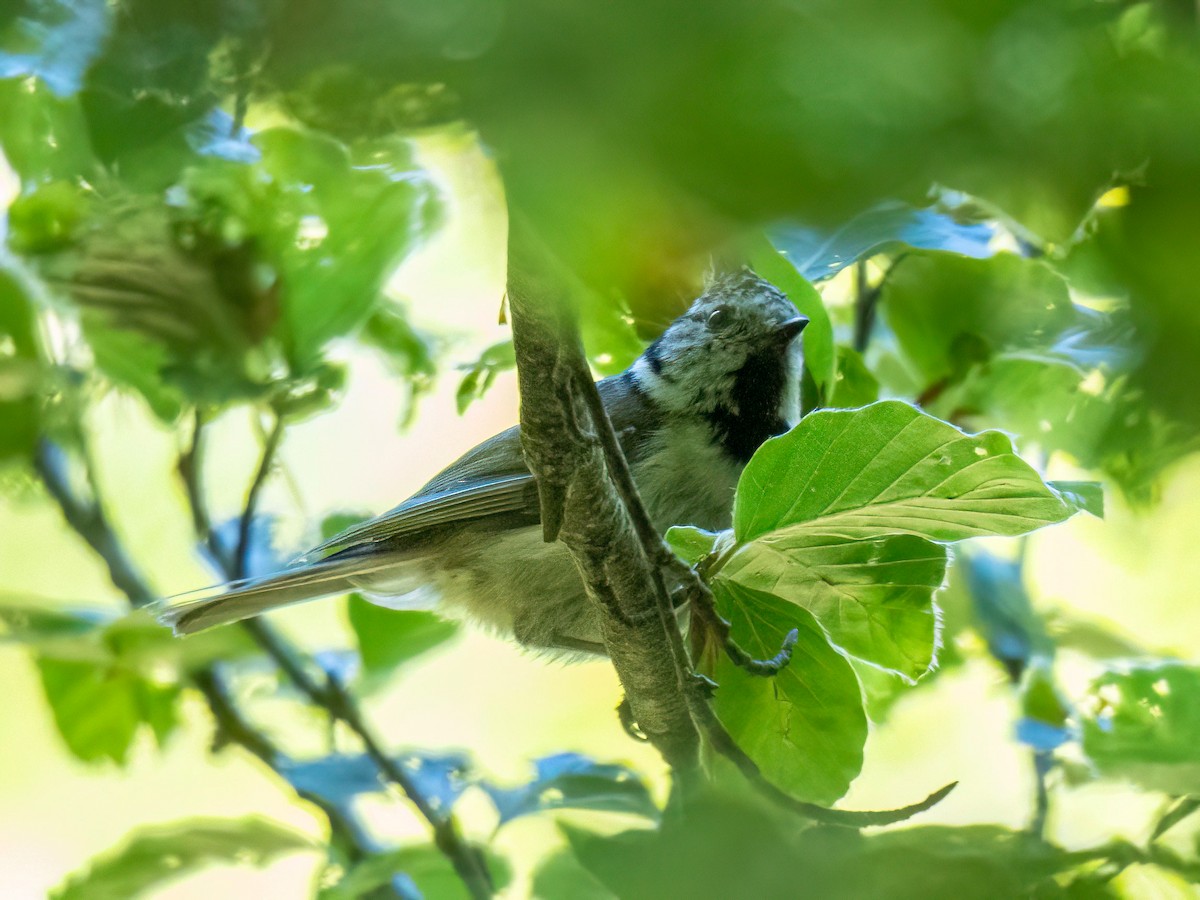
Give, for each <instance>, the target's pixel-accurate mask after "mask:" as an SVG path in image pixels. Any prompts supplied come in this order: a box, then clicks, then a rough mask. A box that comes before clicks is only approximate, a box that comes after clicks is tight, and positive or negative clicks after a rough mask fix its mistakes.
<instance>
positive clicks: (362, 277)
mask: <svg viewBox="0 0 1200 900" xmlns="http://www.w3.org/2000/svg"><path fill="white" fill-rule="evenodd" d="M254 143H255V145H256V146H257V147H258V148H259V149H260V150H261V151H262V163H261V168H262V170H263V172H264V174H266V175H267V176H268V177H269V178H270V179H271V180H272V182H273V185H274V187H275V190H276V191H278V192H279V193H278V196H279V201H278V202H277V206H278V207H279V208H278V209H277V210H276V214H277V218H276V219H275V221H274V222H272V223H270V224H271V227H270V229H269V230H268V231H267V234H266V235H265V237H266V238H267V240H269V241H270V242H271V250H272V252H273V256H274V257H275V259H276V260H277V265H278V266H279V270H280V274H281V278H282V281H283V284H284V297H283V317H282V325H283V337H284V340H285V346H286V348H287V351H288V355H289V359H290V360H291V362H292V365H293V367H294V368H295V370H296V371H298V372H303V371H306V370H308V369H309V368H311V367H312V366H313V365H314V364H315V363H316V362H317V360H318V357H319V351H320V349H321V348H322V347H323V346H324V344H325V343H326V342H327V341H329V340H330V339H331V338H335V337H340V336H342V335H344V334H346V333H348V332H350V331H351V330H353V329H354V328H356V327H358V326H359V325H361V324H362V323H363V322H365V321H366V319H367V317H368V316H369V315H370V313H371V311H372V309H373V308H374V307H375V305H376V304H377V302H378V300H379V294H380V291H381V290H382V289H383V286H384V283H385V281H386V279H387V276H389V275H390V274H391V272H392V271H393V269H394V268H395V266H396V265H397V264H398V263H399V262H400V260H401V259H402V258H403V256H404V254H405V253H406V252H407V250H408V249H409V248H410V247H411V246H412V244H413V243H414V239H415V238H416V237H417V236H418V235H419V234H420V232H421V228H422V226H423V225H424V224H425V220H424V219H423V218H422V215H421V205H422V203H423V202H424V201H425V200H426V199H427V197H428V192H427V190H426V189H425V185H424V184H423V183H421V182H418V181H414V179H413V178H412V171H411V154H410V152H409V150H408V147H407V145H406V144H404V143H403V142H398V143H394V144H393V143H388V142H379V143H378V144H376V145H373V146H372V148H371V149H370V151H369V152H362V154H361V155H362V156H363V157H364V158H363V159H362V162H363V163H369V164H367V165H355V166H352V160H351V158H350V155H349V153H348V151H347V149H346V148H345V147H343V146H342V145H341V144H339V143H337V142H336V141H334V140H332V139H330V138H326V137H322V136H320V135H317V134H315V133H307V132H302V131H299V130H296V129H288V128H274V129H270V130H267V131H263V132H260V133H259V134H257V135H256V136H255V138H254ZM280 214H282V215H280Z"/></svg>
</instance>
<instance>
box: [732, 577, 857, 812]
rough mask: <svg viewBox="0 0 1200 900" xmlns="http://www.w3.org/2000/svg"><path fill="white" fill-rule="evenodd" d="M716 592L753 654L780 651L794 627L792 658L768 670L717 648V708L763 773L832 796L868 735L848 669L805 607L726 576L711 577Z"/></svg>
mask: <svg viewBox="0 0 1200 900" xmlns="http://www.w3.org/2000/svg"><path fill="white" fill-rule="evenodd" d="M714 593H715V596H716V600H717V607H718V609H719V611H720V613H721V615H723V616H724V617H725V618H727V619H728V620H729V621H730V623H731V625H732V627H733V631H732V634H733V637H734V639H735V640H736V641H737V642H738V643H739V644H740V645H741V646H742V647H743V648H744V649H745V650H746V651H747V652H749V653H750V654H751V655H752V656H754V657H756V658H758V659H766V658H769V657H771V656H774V655H775V654H776V653H778V652H779V648H780V646H781V645H782V644H783V639H784V638H785V637H786V636H787V634H788V632H790V631H791V630H792V629H793V628H794V629H796V630H797V632H798V634H799V640H798V641H797V643H796V646H795V650H794V652H793V654H792V660H791V662H790V663H789V664H788V666H787V667H786V668H785V669H784V670H783V671H782V672H780V673H779V674H778V675H776V676H775V677H773V678H763V677H761V676H756V675H751V674H749V673H747V672H746V671H744V670H743V669H740V668H739V667H737V666H736V665H734V664H733V663H732V662H731V661H730V660H729V659H728V657H727V656H725V655H724V654H723V653H722V654H720V655H719V656H718V658H717V662H716V666H715V670H714V672H713V674H714V677H715V678H716V680H717V682H718V683H719V684H720V688H719V689H718V690H717V695H716V701H715V702H716V711H717V715H718V716H719V717H720V719H721V721H722V722H723V723H724V724H725V726H726V728H728V729H729V732H730V734H731V735H732V736H733V738H734V740H736V741H737V743H738V745H739V746H740V747H741V748H742V749H743V750H745V751H746V752H747V753H748V754H749V755H750V757H751V758H752V759H753V760H754V761H755V762H756V763H757V764H758V766H759V768H760V769H762V772H763V774H764V775H765V776H766V777H767V779H768V780H770V781H771V782H772V783H774V784H775V785H777V786H778V787H780V788H782V789H783V790H785V791H787V792H788V793H789V794H792V795H793V796H796V797H799V798H801V799H803V800H807V801H811V802H813V803H821V804H828V803H832V802H833V801H834V800H836V799H838V798H839V797H841V796H842V795H843V794H844V793H846V789H847V788H848V787H849V786H850V782H851V781H853V780H854V778H855V777H856V776H857V775H858V773H859V771H860V770H861V769H862V759H863V756H862V753H863V744H864V743H865V742H866V739H867V717H866V713H865V712H864V711H863V701H862V693H861V690H860V689H859V686H858V679H857V678H856V677H855V675H854V669H853V668H851V666H850V663H849V661H848V660H847V659H846V657H845V656H843V655H842V654H841V653H840V652H839V651H838V650H836V649H835V648H834V647H832V646H831V645H830V643H829V638H828V637H827V636H826V634H825V632H824V630H822V628H821V626H820V625H819V624H818V623H817V621H816V619H814V618H813V615H812V613H810V612H808V611H807V610H805V609H803V608H801V607H799V606H796V605H795V604H792V603H789V602H788V601H786V600H783V599H780V598H779V597H775V596H772V595H771V594H768V593H765V592H763V591H759V590H754V589H752V588H748V587H745V586H743V585H741V584H738V583H736V582H732V581H724V580H721V581H717V582H716V583H715V584H714Z"/></svg>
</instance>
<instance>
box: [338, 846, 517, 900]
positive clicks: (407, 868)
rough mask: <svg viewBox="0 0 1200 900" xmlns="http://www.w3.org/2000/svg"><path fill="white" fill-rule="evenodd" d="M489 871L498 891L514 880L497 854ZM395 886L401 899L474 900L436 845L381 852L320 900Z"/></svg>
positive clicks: (356, 897) (358, 899) (355, 898)
mask: <svg viewBox="0 0 1200 900" xmlns="http://www.w3.org/2000/svg"><path fill="white" fill-rule="evenodd" d="M485 856H486V858H487V865H488V871H489V872H491V874H492V879H493V881H494V882H495V887H496V889H497V890H500V889H502V888H504V886H505V885H507V884H508V883H509V881H511V880H512V872H511V871H510V869H509V867H508V864H507V863H506V862H505V861H504V860H503V859H501V858H500V857H499V856H496V855H495V854H493V853H486V854H485ZM389 883H391V884H395V885H396V886H397V887H399V888H400V889H401V891H402V893H401V896H412V895H414V893H415V895H416V896H419V897H423V898H425V900H470V897H471V895H470V893H469V892H468V891H467V888H466V886H465V885H464V884H463V881H462V879H461V878H460V877H459V875H458V873H457V872H456V871H455V870H454V866H453V865H452V864H451V863H450V860H448V859H447V858H446V855H445V854H444V853H442V852H441V851H440V850H439V849H437V847H434V846H433V845H432V844H421V845H417V846H412V847H400V848H399V849H396V850H390V851H387V852H385V853H377V854H375V855H373V856H370V857H368V858H367V859H365V860H363V861H362V862H360V863H358V864H357V865H355V866H354V867H353V868H351V869H350V870H349V871H348V872H346V874H345V875H343V876H342V878H341V879H340V880H339V881H337V882H335V883H334V884H332V885H330V886H328V887H323V888H321V890H320V891H319V892H318V893H317V900H362V898H365V897H370V896H374V895H373V893H372V892H373V891H376V890H378V889H379V888H381V887H384V886H386V885H388V884H389Z"/></svg>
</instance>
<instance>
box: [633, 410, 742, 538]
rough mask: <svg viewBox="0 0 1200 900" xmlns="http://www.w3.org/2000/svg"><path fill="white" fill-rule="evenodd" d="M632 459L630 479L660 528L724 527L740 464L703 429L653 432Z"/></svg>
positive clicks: (679, 426)
mask: <svg viewBox="0 0 1200 900" xmlns="http://www.w3.org/2000/svg"><path fill="white" fill-rule="evenodd" d="M638 457H639V458H638V459H637V461H636V462H634V463H633V465H632V469H633V477H634V480H635V481H636V482H637V486H638V492H639V493H640V494H641V496H642V500H643V502H645V504H646V509H647V510H648V511H649V513H650V518H651V519H653V520H654V524H655V525H657V526H658V528H659V529H660V530H665V529H667V528H669V527H670V526H672V525H695V526H697V527H699V528H704V529H707V530H709V531H720V530H723V529H725V528H728V527H729V526H730V523H731V522H732V512H733V494H734V490H735V489H736V488H737V481H738V477H739V476H740V475H741V473H742V465H741V464H740V463H738V462H736V461H735V460H734V459H732V458H731V457H730V456H729V454H728V453H726V452H725V451H724V449H723V448H722V447H721V446H720V445H719V444H716V443H714V442H713V440H712V432H711V430H710V429H709V428H708V427H707V426H706V425H704V424H701V423H674V424H672V425H670V426H669V427H667V428H664V429H662V430H660V431H658V432H656V433H655V434H654V435H653V436H652V437H651V438H650V439H649V440H648V441H647V446H646V447H645V449H644V450H643V451H642V452H641V453H639V454H638Z"/></svg>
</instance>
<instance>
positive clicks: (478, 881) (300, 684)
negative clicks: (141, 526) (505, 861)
mask: <svg viewBox="0 0 1200 900" xmlns="http://www.w3.org/2000/svg"><path fill="white" fill-rule="evenodd" d="M283 429H284V426H283V419H282V417H280V416H278V415H276V417H275V420H274V423H273V425H272V427H271V431H270V432H269V433H268V435H267V439H266V441H265V443H264V444H263V449H262V455H261V457H260V459H259V463H258V467H257V469H256V470H255V473H254V479H253V481H252V482H251V484H250V489H249V490H248V491H247V493H246V505H245V508H244V509H243V511H242V515H241V520H240V522H239V526H238V544H237V551H236V553H235V555H234V558H233V561H232V564H233V568H232V571H228V572H227V573H226V574H227V575H228V576H229V577H231V578H233V579H237V578H244V577H245V576H246V575H247V574H248V564H249V557H250V549H251V541H250V537H251V528H252V526H253V523H254V518H255V515H256V513H257V511H258V498H259V496H260V494H261V492H262V488H263V486H264V484H265V483H266V480H267V476H268V475H269V474H270V472H271V467H272V466H273V465H274V463H275V454H276V452H277V451H278V449H279V445H280V443H281V442H282V440H283ZM194 463H195V464H196V465H197V466H199V465H202V463H203V460H202V459H199V458H198V459H196V460H195V461H194ZM196 499H198V500H199V499H202V498H199V497H197V498H196ZM193 518H194V519H196V521H207V519H208V516H207V514H206V513H205V514H201V515H199V516H193ZM241 625H242V628H243V630H245V631H246V632H247V633H249V634H250V636H251V637H252V638H253V639H254V641H255V643H256V644H257V645H258V646H259V647H260V648H261V649H262V650H263V651H264V652H265V653H266V654H267V656H269V657H270V658H271V659H272V661H274V663H275V664H276V665H277V666H278V667H279V669H280V670H281V671H282V672H283V673H284V675H286V676H287V678H288V680H289V681H290V682H291V683H292V684H293V685H294V686H295V687H296V688H297V689H298V690H299V691H300V692H301V693H302V694H304V695H305V696H306V697H307V698H308V699H309V700H310V701H311V702H312V703H314V704H315V705H317V706H320V707H322V708H324V709H325V710H326V711H327V712H328V713H329V714H330V716H331V717H332V718H335V719H338V720H340V721H342V722H344V723H345V724H346V725H347V727H349V729H350V730H351V731H352V732H353V733H354V734H355V735H356V736H357V737H358V739H359V740H360V741H361V742H362V744H363V747H364V748H365V749H366V751H367V755H368V756H370V757H371V759H372V760H373V761H374V763H375V765H376V767H377V768H378V769H379V771H380V773H381V774H382V775H383V776H384V777H385V778H386V779H387V780H389V781H391V782H392V783H394V784H395V785H396V786H397V787H399V788H400V790H401V791H402V792H403V793H404V795H405V796H406V797H407V798H408V800H409V802H410V803H412V804H413V806H415V807H416V809H417V811H418V812H419V813H420V814H421V816H422V817H423V818H424V819H425V820H426V821H427V822H428V823H429V825H430V827H431V828H432V829H433V839H434V844H435V845H436V846H437V848H438V849H439V850H441V852H442V853H443V854H444V855H445V856H446V857H447V859H448V860H449V861H450V863H451V864H452V865H453V866H454V869H455V871H456V872H457V873H458V875H459V877H460V878H461V879H462V880H463V882H464V884H465V885H466V886H467V889H468V890H469V891H470V893H471V896H472V897H476V898H485V897H490V896H492V894H493V893H494V890H493V886H492V879H491V874H490V873H489V871H488V868H487V864H486V862H485V860H484V858H483V856H482V854H481V853H479V851H478V850H477V849H476V848H474V847H472V846H471V845H470V844H468V843H467V842H466V840H465V839H464V838H463V837H462V834H461V832H460V830H459V827H458V823H457V821H456V820H455V818H454V817H453V815H452V814H451V813H450V811H449V810H441V811H439V810H437V809H435V808H434V807H433V806H432V805H431V804H430V802H429V799H428V798H427V797H426V796H425V795H424V793H423V792H422V791H421V788H420V786H419V785H418V784H417V783H416V782H415V781H414V780H413V779H412V778H411V777H409V775H408V773H407V772H405V771H404V769H403V768H402V767H400V766H399V765H398V764H397V763H396V761H395V760H394V759H392V758H391V756H389V755H388V753H387V752H386V751H385V750H384V749H383V746H382V744H381V742H380V740H379V738H378V737H377V736H376V735H375V733H374V731H373V729H371V728H370V726H369V725H368V724H367V722H366V719H365V718H364V717H363V715H362V713H361V711H360V710H359V708H358V704H357V703H356V702H355V700H354V698H353V697H352V696H350V694H349V693H348V692H347V691H346V690H345V689H344V688H343V687H342V685H341V684H340V683H339V682H338V680H337V678H336V677H335V676H334V674H333V673H332V672H330V671H328V670H322V677H320V678H318V677H315V676H314V675H313V674H312V673H311V672H310V671H309V670H308V668H307V666H306V661H305V659H304V657H303V655H302V654H301V653H300V651H299V650H297V649H296V647H294V646H293V645H292V644H291V643H290V642H289V641H287V639H286V638H284V637H283V635H281V634H280V633H279V632H278V631H277V630H276V629H275V628H274V627H272V626H271V625H270V624H269V623H267V622H266V621H265V620H263V619H261V618H254V619H247V620H245V621H244V622H242V623H241Z"/></svg>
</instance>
